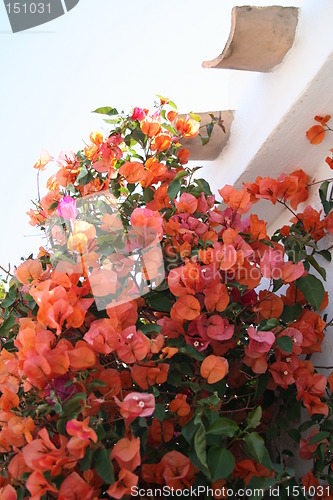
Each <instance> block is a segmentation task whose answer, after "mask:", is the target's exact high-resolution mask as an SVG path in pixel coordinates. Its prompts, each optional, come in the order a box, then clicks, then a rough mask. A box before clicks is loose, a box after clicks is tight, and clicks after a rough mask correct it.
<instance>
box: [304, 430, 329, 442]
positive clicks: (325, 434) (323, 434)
mask: <svg viewBox="0 0 333 500" xmlns="http://www.w3.org/2000/svg"><path fill="white" fill-rule="evenodd" d="M329 436H330V433H329V432H318V433H317V434H315V435H314V436H312V438H311V439H310V441H309V444H310V445H311V444H316V443H319V441H322V440H323V439H326V438H328V437H329Z"/></svg>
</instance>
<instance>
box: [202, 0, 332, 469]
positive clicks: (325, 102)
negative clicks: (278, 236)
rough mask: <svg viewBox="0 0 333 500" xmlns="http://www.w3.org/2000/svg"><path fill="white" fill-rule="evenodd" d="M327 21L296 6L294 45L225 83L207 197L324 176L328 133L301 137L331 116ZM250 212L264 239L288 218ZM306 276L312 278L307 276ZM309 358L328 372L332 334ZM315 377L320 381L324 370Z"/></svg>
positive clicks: (315, 0) (311, 0)
mask: <svg viewBox="0 0 333 500" xmlns="http://www.w3.org/2000/svg"><path fill="white" fill-rule="evenodd" d="M332 19H333V2H332V1H331V0H305V1H304V2H302V5H301V6H300V7H299V21H298V27H297V31H296V37H295V42H294V45H293V47H292V49H291V50H290V51H289V53H288V54H287V56H286V57H285V59H284V61H283V62H282V63H281V64H280V65H279V66H278V67H276V68H275V69H274V70H273V71H272V72H271V73H252V74H251V73H248V72H236V71H235V72H234V74H233V75H232V76H231V77H230V86H231V87H232V89H233V92H234V95H237V94H238V97H237V102H236V105H235V115H234V121H233V123H232V126H231V133H230V139H229V142H228V144H227V146H226V147H225V148H224V149H223V151H222V153H221V155H220V156H219V157H218V158H217V159H216V160H215V161H214V162H210V163H209V164H208V163H207V164H206V165H205V169H204V173H205V178H206V179H207V180H208V181H209V182H210V183H211V185H212V186H213V188H214V191H215V192H216V191H217V189H219V188H220V187H222V186H223V185H224V184H226V183H228V184H235V185H236V186H237V187H241V185H242V182H247V181H250V180H255V178H256V177H257V176H258V175H261V176H271V177H278V176H279V175H280V174H281V173H282V172H289V173H290V172H292V171H293V170H296V169H299V168H302V169H303V170H304V171H306V172H307V173H308V174H309V175H310V176H311V177H312V178H316V179H317V180H321V179H325V178H328V177H331V176H332V171H331V170H330V169H329V167H328V166H327V165H326V163H325V162H324V160H325V157H326V156H327V155H328V153H329V149H330V148H331V147H333V133H331V134H327V136H326V138H325V139H324V141H323V142H322V143H321V144H320V145H318V146H313V145H311V144H310V143H309V141H307V139H306V137H305V132H306V130H308V129H309V128H310V127H311V126H312V125H313V124H314V120H313V117H314V116H315V115H317V114H319V115H320V114H332V115H333V92H332V78H333V31H332V29H331V22H332ZM216 73H217V78H222V75H223V70H216ZM219 74H221V76H219ZM318 187H319V186H317V188H318ZM307 203H311V204H312V205H313V206H314V208H316V209H317V210H321V209H322V206H321V203H320V200H319V196H318V189H316V188H312V190H311V193H310V198H309V200H308V202H307ZM301 210H302V206H300V207H299V211H301ZM253 211H254V212H257V213H258V215H259V216H260V217H261V218H263V219H265V220H267V219H268V220H269V222H270V226H269V231H270V233H273V232H274V231H275V229H277V228H280V227H281V226H283V225H284V224H286V223H288V221H289V219H290V218H291V214H290V212H288V211H286V210H284V209H283V207H281V206H276V207H272V205H271V204H270V203H268V202H265V201H263V202H260V203H258V204H256V205H255V207H254V210H253ZM332 243H333V238H332V237H331V238H329V237H327V238H325V240H323V241H321V242H320V246H321V248H328V247H329V246H331V245H332ZM318 261H319V259H318ZM319 263H320V264H321V265H323V267H325V268H326V271H327V282H326V284H325V288H326V290H327V291H328V293H329V296H330V301H331V303H330V305H329V307H328V308H327V309H326V310H325V311H323V314H327V315H328V320H330V319H332V317H333V264H328V263H327V261H325V260H324V259H323V260H321V261H319ZM311 272H312V273H314V274H315V271H314V270H311ZM311 360H312V361H313V362H314V364H315V366H318V365H319V366H333V328H329V329H328V331H327V333H326V336H325V339H324V342H323V344H322V352H321V353H318V354H315V355H313V356H312V358H311ZM319 371H320V372H322V373H324V374H326V375H327V374H328V373H329V372H331V371H332V369H330V370H324V369H320V370H319ZM294 465H295V466H296V470H297V472H298V474H300V475H302V474H304V473H306V472H307V471H308V470H309V463H308V462H304V461H302V460H297V461H296V464H294Z"/></svg>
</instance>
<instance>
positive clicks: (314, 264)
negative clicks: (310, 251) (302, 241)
mask: <svg viewBox="0 0 333 500" xmlns="http://www.w3.org/2000/svg"><path fill="white" fill-rule="evenodd" d="M306 261H307V262H309V263H310V264H311V266H312V267H314V269H315V270H316V271H317V273H318V274H320V276H321V277H322V278H323V279H324V280H325V281H326V270H325V269H324V268H323V267H321V266H320V265H319V264H318V262H317V261H316V259H315V258H314V257H313V255H307V257H306Z"/></svg>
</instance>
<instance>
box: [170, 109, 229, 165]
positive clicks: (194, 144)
mask: <svg viewBox="0 0 333 500" xmlns="http://www.w3.org/2000/svg"><path fill="white" fill-rule="evenodd" d="M196 114H198V115H199V116H200V118H201V121H200V127H201V128H200V133H201V135H202V137H205V136H207V131H206V128H205V125H206V124H208V123H210V122H211V117H210V114H213V115H214V116H216V117H221V120H223V126H224V129H225V132H224V131H223V130H222V128H221V127H219V126H218V125H217V124H216V125H215V126H214V129H213V132H212V135H211V137H210V141H209V142H208V144H205V145H204V146H203V145H202V144H201V140H200V137H199V136H197V137H194V138H191V139H182V140H181V143H182V146H184V147H185V148H187V149H188V150H189V152H190V160H201V161H210V160H215V159H216V158H217V157H218V156H219V155H220V153H221V152H222V149H223V148H224V146H225V145H226V144H227V142H228V139H229V136H230V127H231V123H232V121H233V118H234V112H233V111H210V112H206V113H196ZM186 116H187V115H179V118H185V117H186Z"/></svg>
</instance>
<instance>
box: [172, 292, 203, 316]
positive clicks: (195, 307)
mask: <svg viewBox="0 0 333 500" xmlns="http://www.w3.org/2000/svg"><path fill="white" fill-rule="evenodd" d="M200 310H201V308H200V302H199V301H198V299H196V298H195V297H193V295H184V296H182V297H179V299H177V301H176V303H175V304H174V305H173V306H172V308H171V312H170V315H171V318H172V319H175V320H179V321H184V320H192V319H196V318H198V316H200Z"/></svg>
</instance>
